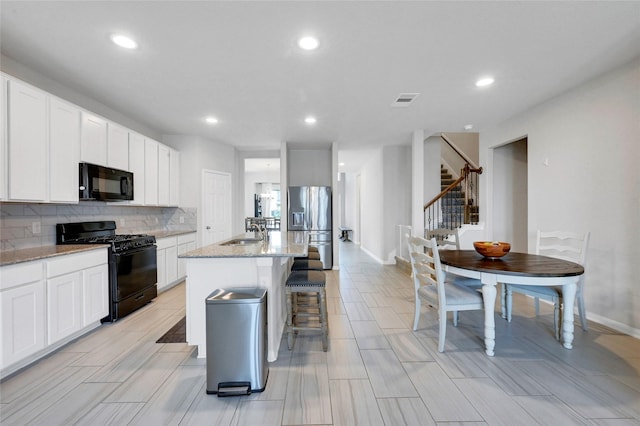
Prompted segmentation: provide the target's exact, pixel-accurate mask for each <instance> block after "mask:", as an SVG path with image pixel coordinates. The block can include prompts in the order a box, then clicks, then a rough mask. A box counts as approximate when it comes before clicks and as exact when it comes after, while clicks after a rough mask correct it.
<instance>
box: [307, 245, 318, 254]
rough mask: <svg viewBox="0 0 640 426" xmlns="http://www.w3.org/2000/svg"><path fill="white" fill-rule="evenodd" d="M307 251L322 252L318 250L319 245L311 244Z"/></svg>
mask: <svg viewBox="0 0 640 426" xmlns="http://www.w3.org/2000/svg"><path fill="white" fill-rule="evenodd" d="M307 253H320V252H319V251H318V247H314V246H309V247H307Z"/></svg>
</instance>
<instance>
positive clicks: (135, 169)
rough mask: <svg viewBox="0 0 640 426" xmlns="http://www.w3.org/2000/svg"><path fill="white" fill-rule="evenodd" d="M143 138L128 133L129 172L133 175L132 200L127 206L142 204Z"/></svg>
mask: <svg viewBox="0 0 640 426" xmlns="http://www.w3.org/2000/svg"><path fill="white" fill-rule="evenodd" d="M144 161H145V156H144V136H142V135H139V134H137V133H133V132H131V133H129V171H130V172H131V173H133V200H132V201H131V202H130V203H129V204H138V205H140V204H144V178H145V176H144Z"/></svg>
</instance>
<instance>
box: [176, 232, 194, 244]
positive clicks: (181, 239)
mask: <svg viewBox="0 0 640 426" xmlns="http://www.w3.org/2000/svg"><path fill="white" fill-rule="evenodd" d="M195 242H196V234H195V232H194V233H191V234H184V235H178V244H186V243H195Z"/></svg>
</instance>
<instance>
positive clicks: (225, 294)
mask: <svg viewBox="0 0 640 426" xmlns="http://www.w3.org/2000/svg"><path fill="white" fill-rule="evenodd" d="M266 294H267V290H266V289H264V288H258V287H236V288H229V289H224V288H219V289H217V290H214V291H213V292H212V293H211V294H210V295H209V296H207V299H206V303H207V304H211V303H256V302H260V300H261V299H264V298H265V296H266Z"/></svg>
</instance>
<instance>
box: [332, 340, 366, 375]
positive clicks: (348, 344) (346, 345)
mask: <svg viewBox="0 0 640 426" xmlns="http://www.w3.org/2000/svg"><path fill="white" fill-rule="evenodd" d="M327 367H328V369H329V378H330V379H366V378H367V370H366V369H365V368H364V364H363V363H362V357H361V356H360V350H359V349H358V345H357V343H356V341H355V339H331V350H330V351H329V352H327Z"/></svg>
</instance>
